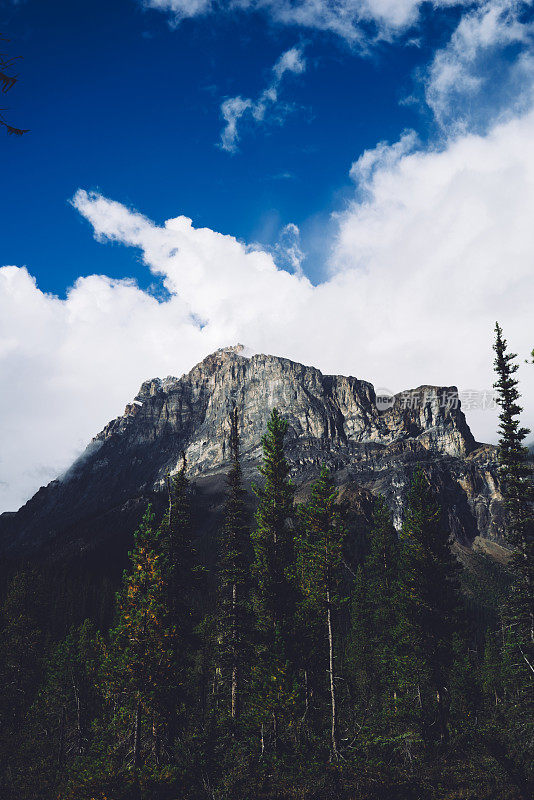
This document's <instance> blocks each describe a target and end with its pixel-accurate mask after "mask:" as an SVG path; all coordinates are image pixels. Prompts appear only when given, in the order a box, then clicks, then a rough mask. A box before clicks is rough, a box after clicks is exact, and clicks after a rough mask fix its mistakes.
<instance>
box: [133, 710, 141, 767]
mask: <svg viewBox="0 0 534 800" xmlns="http://www.w3.org/2000/svg"><path fill="white" fill-rule="evenodd" d="M140 764H141V702H140V700H139V699H138V700H137V707H136V709H135V723H134V767H135V768H136V769H137V767H139V766H140Z"/></svg>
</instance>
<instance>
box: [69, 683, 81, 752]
mask: <svg viewBox="0 0 534 800" xmlns="http://www.w3.org/2000/svg"><path fill="white" fill-rule="evenodd" d="M71 680H72V689H73V691H74V699H75V701H76V738H77V740H78V753H80V755H81V753H83V733H82V714H81V705H80V693H79V691H78V687H77V685H76V681H75V680H74V675H71Z"/></svg>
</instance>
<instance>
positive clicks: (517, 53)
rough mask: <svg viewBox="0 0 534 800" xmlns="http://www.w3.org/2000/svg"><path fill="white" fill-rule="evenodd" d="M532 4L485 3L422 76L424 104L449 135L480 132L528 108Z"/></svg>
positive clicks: (520, 0) (533, 68)
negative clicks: (423, 78) (530, 11)
mask: <svg viewBox="0 0 534 800" xmlns="http://www.w3.org/2000/svg"><path fill="white" fill-rule="evenodd" d="M532 5H533V3H532V0H485V2H482V3H480V4H478V5H477V7H476V8H473V9H471V10H470V11H469V12H468V13H466V14H464V15H463V16H462V18H461V19H460V22H459V24H458V27H457V28H456V30H455V31H454V33H453V35H452V36H451V39H450V41H449V42H448V43H447V45H446V46H445V47H444V48H443V49H441V50H439V51H438V52H437V53H436V54H435V55H434V58H433V60H432V62H431V64H430V66H429V68H428V71H427V73H426V76H425V80H426V87H425V99H426V103H427V104H428V106H429V107H430V109H431V110H432V111H433V113H434V116H435V118H436V120H437V122H438V124H439V125H440V126H441V127H442V128H446V129H447V130H448V131H449V132H450V131H451V130H453V131H454V130H455V131H457V132H463V131H465V130H467V129H469V130H473V129H476V130H479V131H481V130H484V129H485V128H486V127H487V126H488V124H491V123H493V122H494V121H495V119H496V118H498V117H499V116H501V115H503V114H504V115H508V116H509V115H511V114H517V113H520V112H521V111H524V110H525V109H526V108H528V107H530V105H531V104H532V99H533V86H534V52H533V49H532V47H533V42H534V38H533V37H534V23H533V22H532V15H531V14H528V13H526V12H528V11H529V10H531V8H532Z"/></svg>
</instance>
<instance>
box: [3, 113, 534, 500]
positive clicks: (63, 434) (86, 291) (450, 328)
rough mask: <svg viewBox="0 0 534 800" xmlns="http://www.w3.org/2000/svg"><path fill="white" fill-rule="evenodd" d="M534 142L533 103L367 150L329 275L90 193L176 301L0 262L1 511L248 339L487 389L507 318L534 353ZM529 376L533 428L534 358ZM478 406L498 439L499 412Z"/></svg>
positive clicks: (327, 364)
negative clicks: (34, 273) (50, 278)
mask: <svg viewBox="0 0 534 800" xmlns="http://www.w3.org/2000/svg"><path fill="white" fill-rule="evenodd" d="M533 138H534V114H533V113H529V114H524V115H522V116H520V117H518V118H515V119H512V120H509V121H507V122H506V123H503V124H501V125H499V126H497V127H495V128H494V129H493V130H492V131H490V133H488V134H487V135H485V136H480V135H464V136H459V137H457V138H456V139H455V140H454V141H452V142H451V143H450V144H449V145H447V146H446V147H444V148H442V149H441V150H440V151H432V150H423V149H421V148H419V149H417V147H415V145H414V142H413V141H408V144H409V145H410V146H409V147H408V146H407V140H406V139H405V140H404V144H402V143H397V144H394V145H392V147H390V148H389V150H388V148H387V147H386V145H384V144H381V145H379V147H378V149H377V152H376V153H374V154H373V153H367V154H365V156H364V157H362V159H361V160H360V164H359V166H358V167H355V168H354V169H353V175H354V176H355V177H356V178H359V179H360V181H361V180H363V181H365V185H364V192H363V193H362V192H361V191H360V190H359V189H358V191H357V194H356V195H355V199H354V200H353V202H352V203H351V204H350V205H349V206H348V207H347V208H346V209H345V210H344V211H343V212H342V213H341V214H340V215H339V216H338V220H337V222H338V235H337V238H336V240H335V242H334V244H333V248H332V256H331V262H330V269H331V275H330V277H329V278H328V279H327V280H325V281H324V282H323V283H321V284H320V285H318V286H316V287H314V286H312V285H311V284H310V282H309V281H308V280H307V279H306V278H305V277H304V276H302V274H300V272H299V269H298V267H297V269H296V270H295V272H293V274H291V273H290V272H288V271H286V270H284V269H280V268H277V266H276V264H275V262H274V260H273V257H272V256H271V255H270V254H269V253H266V252H263V251H261V250H259V249H257V248H256V249H253V248H250V247H247V246H246V245H244V244H242V243H240V242H239V241H237V240H236V239H234V238H233V237H231V236H226V235H222V234H219V233H217V232H215V231H213V230H210V229H208V228H199V229H197V228H194V227H193V225H192V223H191V220H189V219H187V218H186V217H177V218H176V219H172V220H169V221H168V222H166V223H165V225H164V226H163V227H159V226H157V225H155V224H154V223H153V222H151V221H150V220H148V219H146V218H145V217H143V216H142V215H140V214H138V213H136V212H134V211H132V210H130V209H128V208H125V207H124V206H122V205H121V204H119V203H116V202H113V201H110V200H107V199H105V198H103V197H100V196H99V195H93V194H87V193H85V192H82V191H81V192H78V193H77V195H76V198H75V205H76V207H77V208H78V210H79V211H80V212H81V213H82V214H83V215H84V216H85V217H86V218H87V219H88V220H89V222H90V223H91V225H92V226H93V228H94V231H95V234H96V235H97V236H98V237H100V238H101V239H103V240H105V239H111V240H114V241H117V242H122V243H124V244H126V245H130V246H132V247H135V248H139V249H140V251H141V252H142V255H143V258H144V261H145V263H146V265H147V267H148V268H149V269H150V270H151V271H152V273H154V274H155V275H158V276H161V277H162V279H163V281H164V283H165V286H166V288H167V290H168V292H169V293H170V297H169V299H168V300H166V301H164V302H158V301H157V300H156V299H154V297H152V296H150V295H149V294H147V293H146V292H144V291H142V290H141V289H139V288H138V287H137V286H136V285H135V284H133V283H132V282H131V281H114V280H111V279H109V278H107V277H105V276H102V275H93V276H90V277H88V278H80V279H79V280H78V281H77V282H76V284H75V285H74V287H72V289H71V290H70V291H69V292H68V294H67V297H66V299H64V300H61V299H59V298H57V297H54V296H52V295H47V294H44V293H42V292H41V291H40V290H39V289H38V287H37V286H36V285H35V282H34V280H33V279H32V278H31V276H30V275H29V274H28V272H27V271H26V270H25V269H19V268H17V267H13V266H11V267H4V268H2V269H1V270H0V343H1V344H0V380H1V384H2V387H3V391H2V393H1V395H0V425H1V436H2V452H1V459H2V460H1V462H0V501H1V505H0V507H2V508H15V507H16V506H17V504H18V503H19V502H20V501H22V500H24V499H26V498H27V497H28V496H29V495H30V494H31V493H32V492H33V491H35V490H36V489H37V488H38V486H39V485H40V484H41V483H44V482H46V481H47V480H49V479H51V478H52V477H54V475H55V474H57V473H59V472H61V471H62V470H64V469H65V468H66V467H67V466H68V464H69V463H70V461H71V460H72V458H73V457H74V456H75V454H76V453H77V452H79V451H80V449H81V447H82V445H83V444H84V443H86V442H87V441H88V440H89V439H90V437H91V436H92V435H93V434H95V433H96V432H97V431H98V430H99V429H100V428H102V427H103V425H104V424H105V423H106V422H107V420H108V419H110V418H111V417H113V416H115V415H117V414H118V413H121V412H122V409H123V406H124V405H125V403H126V402H127V401H129V400H130V399H131V398H132V397H133V396H134V394H135V392H136V391H137V389H138V387H139V385H140V383H141V382H142V381H143V380H144V379H146V378H149V377H153V376H155V375H160V376H165V375H167V374H181V373H182V372H184V371H186V370H187V369H189V368H190V367H191V366H192V365H193V364H194V363H195V362H196V361H198V360H200V359H201V358H202V357H203V356H205V355H206V354H207V353H209V352H211V351H213V350H214V349H216V348H217V347H220V346H223V345H227V344H232V343H235V342H238V341H242V342H244V343H245V344H247V345H249V346H250V347H252V348H253V349H254V350H255V351H263V352H271V353H275V354H279V355H284V356H288V357H290V358H293V359H295V360H298V361H302V362H304V363H308V364H315V365H317V366H318V367H319V368H321V369H322V370H323V371H325V372H330V373H345V374H353V375H356V376H358V377H361V378H365V379H368V380H371V381H373V382H374V383H375V385H378V386H386V387H388V388H390V389H392V390H394V391H397V390H401V389H404V388H410V387H414V386H417V385H419V384H422V383H435V384H457V385H459V386H460V387H461V388H463V389H486V388H489V387H490V386H491V383H492V381H493V374H492V358H493V355H492V351H491V344H492V335H493V334H492V329H493V325H494V322H495V320H496V319H498V320H499V321H500V323H501V324H502V325H503V327H504V330H505V335H506V337H507V338H508V341H509V342H510V345H511V347H512V348H513V349H514V350H517V351H518V352H519V353H520V355H521V356H523V357H526V356H527V355H528V353H529V352H530V350H531V349H532V346H533V345H534V341H533V333H532V326H531V324H530V323H531V319H532V297H533V289H534V269H533V258H534V256H533V255H532V254H533V253H534V226H533V225H532V212H531V209H532V208H533V207H534V150H533V149H532V146H531V143H532V140H533ZM288 233H291V232H288ZM292 233H293V234H295V235H296V231H292ZM296 242H297V244H298V240H296ZM297 260H298V259H297ZM519 375H520V378H521V380H522V389H523V394H524V398H525V405H526V406H527V412H526V414H525V421H526V422H527V423H528V424H530V426H531V427H532V426H533V425H534V407H533V402H532V397H533V396H534V368H533V367H528V366H526V365H524V366H522V367H521V370H520V373H519ZM469 416H470V419H471V422H472V423H473V424H474V426H475V428H474V430H475V434H476V435H477V436H478V437H479V438H481V439H486V440H488V439H494V436H495V415H494V414H492V413H490V412H488V411H486V412H479V413H478V414H470V415H469Z"/></svg>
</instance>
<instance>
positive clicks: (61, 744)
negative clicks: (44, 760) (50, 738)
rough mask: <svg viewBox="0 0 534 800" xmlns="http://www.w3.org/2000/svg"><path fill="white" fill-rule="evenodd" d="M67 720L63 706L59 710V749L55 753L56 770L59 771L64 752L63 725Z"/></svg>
mask: <svg viewBox="0 0 534 800" xmlns="http://www.w3.org/2000/svg"><path fill="white" fill-rule="evenodd" d="M66 718H67V709H66V708H65V706H63V707H62V709H61V720H60V723H59V747H58V753H57V768H58V770H60V769H61V767H62V766H63V756H64V752H65V724H66Z"/></svg>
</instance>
